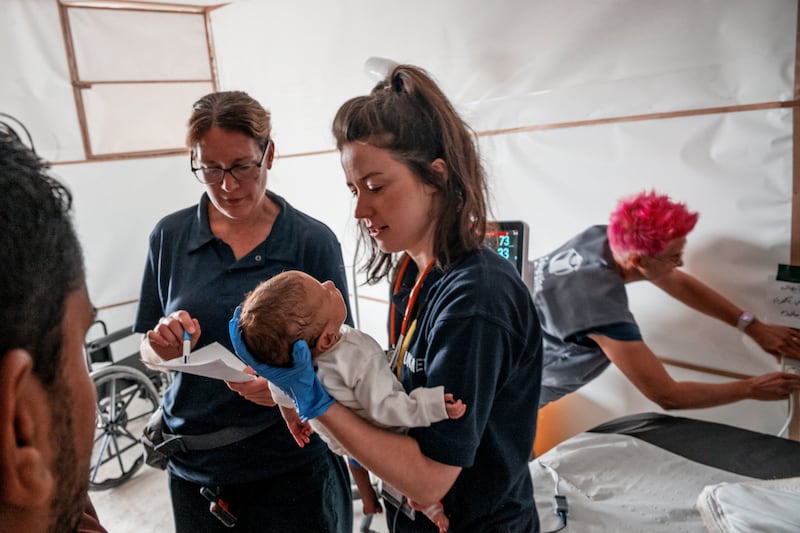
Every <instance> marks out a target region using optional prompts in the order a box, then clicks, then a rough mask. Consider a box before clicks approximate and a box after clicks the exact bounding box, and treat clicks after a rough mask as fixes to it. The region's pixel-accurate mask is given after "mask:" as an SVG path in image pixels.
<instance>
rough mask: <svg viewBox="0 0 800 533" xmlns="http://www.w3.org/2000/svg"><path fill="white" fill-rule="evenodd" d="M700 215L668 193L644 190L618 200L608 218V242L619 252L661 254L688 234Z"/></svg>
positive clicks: (615, 251)
mask: <svg viewBox="0 0 800 533" xmlns="http://www.w3.org/2000/svg"><path fill="white" fill-rule="evenodd" d="M699 216H700V215H699V214H697V213H695V212H691V211H689V210H688V209H687V208H686V204H684V203H675V202H673V201H672V200H670V198H669V196H667V195H665V194H657V193H656V192H655V191H651V192H646V191H643V192H640V193H639V194H637V195H634V196H630V197H627V198H623V199H621V200H620V201H619V203H618V204H617V208H616V209H615V210H614V212H612V213H611V216H610V217H609V220H608V243H609V245H610V246H611V250H612V251H613V252H614V253H617V254H626V253H640V254H642V255H648V256H654V255H658V254H660V253H661V252H663V251H664V250H665V249H666V248H667V246H669V244H670V243H671V242H672V241H674V240H676V239H681V238H683V237H685V236H686V235H688V233H689V232H690V231H692V229H694V226H695V224H697V219H698V218H699Z"/></svg>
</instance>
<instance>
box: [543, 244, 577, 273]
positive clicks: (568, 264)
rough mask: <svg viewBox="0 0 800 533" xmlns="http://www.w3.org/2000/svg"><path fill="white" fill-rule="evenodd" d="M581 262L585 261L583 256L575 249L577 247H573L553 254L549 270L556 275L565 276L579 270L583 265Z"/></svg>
mask: <svg viewBox="0 0 800 533" xmlns="http://www.w3.org/2000/svg"><path fill="white" fill-rule="evenodd" d="M581 263H583V257H581V254H579V253H578V252H576V251H575V248H571V249H569V250H567V251H565V252H561V253H560V254H557V255H555V256H553V258H552V259H551V260H550V264H549V265H548V266H547V270H548V271H549V272H550V273H551V274H554V275H556V276H563V275H565V274H569V273H570V272H575V271H576V270H578V269H579V268H580V267H581Z"/></svg>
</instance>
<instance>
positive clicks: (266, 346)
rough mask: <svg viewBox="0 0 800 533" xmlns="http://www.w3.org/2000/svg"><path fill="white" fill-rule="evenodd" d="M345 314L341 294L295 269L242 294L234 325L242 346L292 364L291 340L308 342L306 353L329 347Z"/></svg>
mask: <svg viewBox="0 0 800 533" xmlns="http://www.w3.org/2000/svg"><path fill="white" fill-rule="evenodd" d="M345 318H347V307H346V306H345V304H344V299H343V298H342V294H341V293H340V292H339V290H338V289H337V288H336V286H335V285H334V284H333V282H331V281H326V282H325V283H320V282H319V281H317V280H316V279H314V278H313V277H311V276H309V275H308V274H306V273H304V272H300V271H298V270H289V271H286V272H282V273H280V274H278V275H277V276H275V277H273V278H270V279H268V280H267V281H264V282H262V283H260V284H259V285H258V287H256V288H255V289H254V290H253V291H252V292H250V293H249V294H247V296H246V297H245V300H244V302H242V310H241V313H240V314H239V327H240V328H241V332H242V339H243V340H244V343H245V345H246V346H247V349H248V350H249V351H250V353H251V354H252V355H253V357H255V358H256V359H258V360H259V361H262V362H264V363H267V364H270V365H272V366H282V367H290V366H292V345H293V344H294V343H295V341H298V340H301V339H302V340H304V341H306V342H307V343H308V347H309V348H310V349H311V354H312V355H315V356H316V355H318V354H320V353H323V352H325V351H327V350H328V349H330V347H331V346H333V345H334V344H335V343H336V341H337V340H338V339H339V328H340V327H341V326H342V324H343V323H344V321H345Z"/></svg>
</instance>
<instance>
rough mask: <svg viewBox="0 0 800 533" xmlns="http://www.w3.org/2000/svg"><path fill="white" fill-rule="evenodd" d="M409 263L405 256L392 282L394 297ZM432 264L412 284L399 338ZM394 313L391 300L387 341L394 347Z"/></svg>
mask: <svg viewBox="0 0 800 533" xmlns="http://www.w3.org/2000/svg"><path fill="white" fill-rule="evenodd" d="M409 263H411V256H409V255H406V258H405V260H404V261H403V264H402V265H400V269H399V270H398V271H397V279H395V281H394V290H393V291H392V294H393V295H394V296H397V293H398V292H400V286H401V285H402V284H403V277H404V276H405V273H406V270H407V269H408V265H409ZM433 263H434V261H431V262H430V263H428V266H426V267H425V270H423V271H422V272H421V273H420V275H419V277H418V278H417V281H416V282H415V283H414V287H413V288H412V289H411V294H409V296H408V303H407V304H406V312H405V313H404V314H403V323H402V325H401V326H400V336H401V337H402V336H404V335H405V334H406V332H407V331H408V325H409V322H410V321H411V315H412V313H413V312H414V304H416V303H417V297H418V296H419V291H420V290H421V289H422V285H423V284H424V283H425V278H426V277H427V276H428V273H429V272H430V271H431V268H433ZM395 313H396V307H395V303H394V299H392V305H391V308H390V314H389V316H390V317H391V320H390V322H389V340H390V341H391V342H392V346H395V345H396V344H397V340H398V335H397V326H396V325H395V322H396V320H395Z"/></svg>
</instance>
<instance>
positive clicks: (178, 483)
mask: <svg viewBox="0 0 800 533" xmlns="http://www.w3.org/2000/svg"><path fill="white" fill-rule="evenodd" d="M271 126H272V124H271V118H270V114H269V112H268V111H266V110H265V109H264V108H263V107H262V106H261V104H259V103H258V102H257V101H256V100H254V99H253V98H251V97H250V96H249V95H248V94H246V93H244V92H241V91H226V92H217V93H211V94H208V95H206V96H204V97H202V98H200V100H198V101H197V102H196V103H195V104H194V106H193V109H192V115H191V118H190V119H189V132H188V135H187V140H188V145H189V146H190V147H191V149H192V155H191V167H192V171H193V172H194V175H195V177H196V178H197V179H198V181H199V182H200V183H202V184H204V185H205V193H204V194H203V195H202V197H201V198H200V202H199V203H198V204H197V205H195V206H193V207H189V208H186V209H182V210H180V211H177V212H175V213H172V214H170V215H168V216H166V217H165V218H163V219H162V220H161V221H160V222H159V223H158V224H157V225H156V227H155V229H154V230H153V232H152V233H151V236H150V250H149V253H148V257H147V263H146V265H145V271H144V276H143V280H142V289H141V297H140V300H139V308H138V312H137V316H136V321H135V324H134V329H135V330H136V331H140V332H145V336H144V338H143V339H142V345H141V353H142V358H143V359H144V360H145V362H149V363H151V364H158V363H160V362H162V361H163V360H168V359H174V358H177V357H179V356H181V355H182V345H183V338H184V332H188V333H189V335H190V337H191V344H192V345H193V347H194V348H200V347H203V346H207V345H209V344H211V343H213V342H218V343H220V344H221V345H222V346H224V347H225V348H227V349H228V350H232V349H233V347H232V346H231V341H230V337H229V335H228V321H229V320H230V317H231V315H232V314H233V310H234V308H235V307H236V306H237V305H238V304H239V303H240V302H241V301H242V299H243V298H244V296H245V294H246V293H248V292H249V291H251V290H252V289H253V288H254V287H255V286H256V285H258V283H259V282H261V281H263V280H265V279H269V278H270V277H272V276H274V275H275V274H278V273H279V272H281V271H283V270H285V269H287V268H293V269H297V270H302V271H305V272H308V273H309V274H311V275H313V276H315V277H317V278H321V279H332V280H334V283H335V284H336V285H337V287H339V289H340V290H341V291H342V292H343V293H345V294H346V293H347V282H346V279H345V275H344V262H343V260H342V252H341V248H340V246H339V243H338V241H337V240H336V237H335V236H334V234H333V232H331V231H330V229H328V228H327V227H326V226H324V225H323V224H322V223H321V222H319V221H317V220H315V219H313V218H311V217H309V216H308V215H306V214H304V213H301V212H300V211H297V210H296V209H294V208H293V207H292V206H291V205H290V204H289V203H288V202H287V201H286V200H284V199H283V198H281V197H280V196H278V195H275V194H273V193H271V192H270V191H268V190H267V189H266V184H267V171H268V169H270V168H271V167H272V162H273V157H274V150H275V145H274V143H273V141H272V138H271V136H270V133H271ZM190 357H191V356H190ZM163 407H164V422H165V424H166V426H167V429H168V430H169V431H170V432H171V433H175V434H180V435H184V436H187V439H185V440H184V442H186V443H187V446H188V445H189V443H191V442H192V441H191V438H192V437H195V441H196V440H197V437H196V436H198V435H203V436H205V437H201V438H206V437H208V436H214V438H215V439H216V438H217V436H218V435H221V434H222V435H225V436H226V438H225V441H224V442H225V443H224V444H222V445H219V446H216V447H214V448H213V449H203V450H200V449H188V450H186V451H180V452H178V453H175V454H174V455H173V456H172V457H171V458H170V460H169V464H168V471H169V488H170V496H171V499H172V509H173V514H174V517H175V527H176V531H177V532H178V533H181V532H188V533H196V532H198V531H202V532H204V533H205V532H211V531H228V528H227V527H226V526H225V525H224V524H223V523H222V522H221V521H219V520H217V518H216V517H215V516H214V515H212V514H211V513H210V512H209V502H208V501H207V500H206V498H205V497H204V496H203V495H202V494H201V493H200V490H201V488H203V487H205V488H206V489H207V490H206V491H204V492H206V494H208V491H209V490H210V491H212V492H213V493H214V494H216V496H217V497H219V498H220V499H221V501H222V502H224V503H225V504H226V505H227V508H228V510H229V511H230V513H231V514H232V515H234V516H235V517H236V529H237V530H239V531H254V532H255V531H259V532H260V531H303V532H334V531H341V532H347V533H349V532H350V531H352V521H353V508H352V499H351V496H350V480H349V476H348V474H347V467H346V466H345V463H344V460H343V459H342V458H341V457H338V456H336V455H335V454H333V453H331V452H330V451H329V450H328V448H327V446H325V443H324V442H322V440H320V439H319V437H318V436H316V435H312V437H311V439H310V442H309V444H308V445H306V446H305V447H304V448H302V449H301V448H299V447H298V446H297V445H296V444H295V442H294V439H293V438H292V435H291V434H290V433H289V431H288V430H287V428H286V425H285V424H284V423H283V421H282V419H281V415H280V412H279V410H278V409H277V408H276V407H275V402H274V401H273V399H272V396H271V394H270V391H269V388H268V385H267V382H266V381H265V380H264V379H256V380H253V381H248V382H245V383H229V384H227V385H226V383H225V382H223V381H219V380H215V379H211V378H205V377H200V376H195V375H191V374H188V373H180V372H179V373H177V375H176V376H175V379H174V380H173V382H172V384H171V385H170V387H169V389H167V391H166V393H165V395H164V401H163ZM232 432H235V434H234V433H232ZM231 435H234V437H232V438H229V437H230V436H231ZM233 439H235V440H233Z"/></svg>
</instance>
